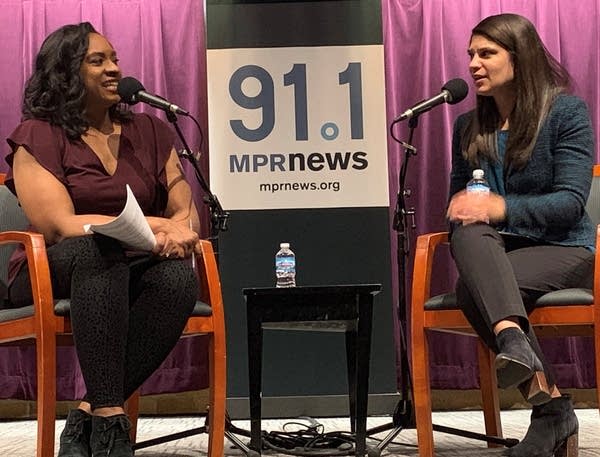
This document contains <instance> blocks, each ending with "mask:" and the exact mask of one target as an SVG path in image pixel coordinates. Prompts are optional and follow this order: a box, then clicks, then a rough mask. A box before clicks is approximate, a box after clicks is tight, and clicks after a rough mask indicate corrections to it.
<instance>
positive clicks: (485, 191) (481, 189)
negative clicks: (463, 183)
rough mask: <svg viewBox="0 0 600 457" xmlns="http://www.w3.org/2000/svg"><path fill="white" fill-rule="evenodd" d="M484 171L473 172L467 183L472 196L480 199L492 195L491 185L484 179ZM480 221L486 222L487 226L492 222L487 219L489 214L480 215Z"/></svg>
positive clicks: (476, 170)
mask: <svg viewBox="0 0 600 457" xmlns="http://www.w3.org/2000/svg"><path fill="white" fill-rule="evenodd" d="M483 175H484V172H483V170H481V169H479V168H477V169H475V170H473V177H472V178H471V179H470V180H469V182H468V183H467V192H468V193H470V194H472V195H477V196H478V197H479V198H486V197H488V196H489V195H490V185H489V183H488V182H487V181H486V179H485V178H484V177H483ZM478 220H480V221H483V222H485V223H486V224H487V223H489V222H490V219H489V218H488V217H487V214H484V213H482V214H480V215H479V218H478Z"/></svg>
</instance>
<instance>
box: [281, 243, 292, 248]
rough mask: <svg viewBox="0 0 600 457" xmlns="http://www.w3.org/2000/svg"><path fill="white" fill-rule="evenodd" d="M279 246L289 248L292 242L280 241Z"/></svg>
mask: <svg viewBox="0 0 600 457" xmlns="http://www.w3.org/2000/svg"><path fill="white" fill-rule="evenodd" d="M279 247H280V248H281V249H289V248H290V243H279Z"/></svg>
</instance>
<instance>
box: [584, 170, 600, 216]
mask: <svg viewBox="0 0 600 457" xmlns="http://www.w3.org/2000/svg"><path fill="white" fill-rule="evenodd" d="M585 209H586V211H587V213H588V214H589V216H590V218H591V219H592V222H593V223H594V225H599V224H600V165H594V176H593V178H592V188H591V189H590V196H589V197H588V201H587V204H586V205H585Z"/></svg>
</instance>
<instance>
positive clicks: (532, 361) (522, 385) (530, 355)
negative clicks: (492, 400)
mask: <svg viewBox="0 0 600 457" xmlns="http://www.w3.org/2000/svg"><path fill="white" fill-rule="evenodd" d="M496 343H497V344H498V349H499V352H498V355H497V356H496V361H495V365H496V375H497V378H498V387H500V388H501V389H509V388H511V387H517V386H518V387H519V390H520V391H521V393H522V394H523V396H524V397H525V399H526V400H527V401H528V402H529V403H531V404H533V405H540V404H543V403H546V402H548V401H550V398H551V397H550V389H549V388H548V383H547V381H546V375H545V374H544V367H543V366H542V362H541V360H540V359H539V357H538V356H537V354H536V353H535V351H534V350H533V348H532V347H531V344H530V343H529V338H527V335H525V333H524V332H523V330H521V329H520V328H516V327H509V328H506V329H504V330H502V331H501V332H500V333H499V334H498V335H497V336H496Z"/></svg>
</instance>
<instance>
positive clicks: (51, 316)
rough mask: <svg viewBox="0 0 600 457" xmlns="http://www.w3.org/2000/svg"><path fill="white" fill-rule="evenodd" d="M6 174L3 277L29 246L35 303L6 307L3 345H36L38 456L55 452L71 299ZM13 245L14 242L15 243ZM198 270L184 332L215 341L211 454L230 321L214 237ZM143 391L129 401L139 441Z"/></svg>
mask: <svg viewBox="0 0 600 457" xmlns="http://www.w3.org/2000/svg"><path fill="white" fill-rule="evenodd" d="M4 178H5V176H4V175H3V174H0V249H2V251H1V252H0V255H1V256H0V261H2V263H0V281H6V267H7V258H8V257H9V256H10V252H11V251H12V250H13V249H14V243H21V244H23V245H24V246H25V249H26V253H27V262H28V264H29V271H30V273H31V286H32V290H33V297H34V303H33V304H32V305H31V306H28V307H25V308H18V309H6V310H1V309H0V345H4V344H10V345H15V344H25V343H30V342H33V343H34V344H35V345H36V362H37V451H36V457H52V456H53V455H54V447H55V436H54V428H55V426H54V422H55V417H56V347H57V344H59V345H62V344H69V343H71V338H70V335H71V323H70V319H69V305H70V303H69V300H54V299H53V297H52V287H51V283H50V271H49V268H48V259H47V257H46V245H45V242H44V237H43V235H41V234H39V233H33V232H28V231H24V230H25V227H26V224H27V222H26V219H25V217H24V215H23V214H22V211H21V210H20V208H19V206H18V203H17V200H16V199H15V198H14V196H13V195H12V194H11V193H10V191H9V190H8V189H7V188H6V186H4ZM11 244H12V245H13V246H9V245H11ZM200 246H201V255H198V256H196V271H197V272H198V277H199V281H200V284H201V296H200V297H199V301H198V302H197V303H196V306H195V308H194V312H193V314H192V316H191V317H190V318H189V320H188V323H187V326H186V329H185V330H184V335H196V334H206V335H208V337H209V338H210V341H209V382H210V386H209V387H210V396H209V408H208V423H209V427H208V431H209V444H208V455H209V456H210V457H221V456H222V455H223V444H224V433H225V400H226V398H225V395H226V394H225V390H226V380H225V370H226V365H225V322H224V315H223V299H222V296H221V283H220V279H219V273H218V270H217V264H216V261H215V256H214V253H213V249H212V245H211V244H210V242H208V241H205V240H202V241H201V242H200ZM138 405H139V391H138V392H136V393H135V394H133V395H132V397H131V398H129V400H128V401H127V405H126V409H127V412H128V414H129V417H130V419H131V422H132V425H133V426H132V430H131V436H132V441H133V442H135V436H136V428H137V419H138Z"/></svg>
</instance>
